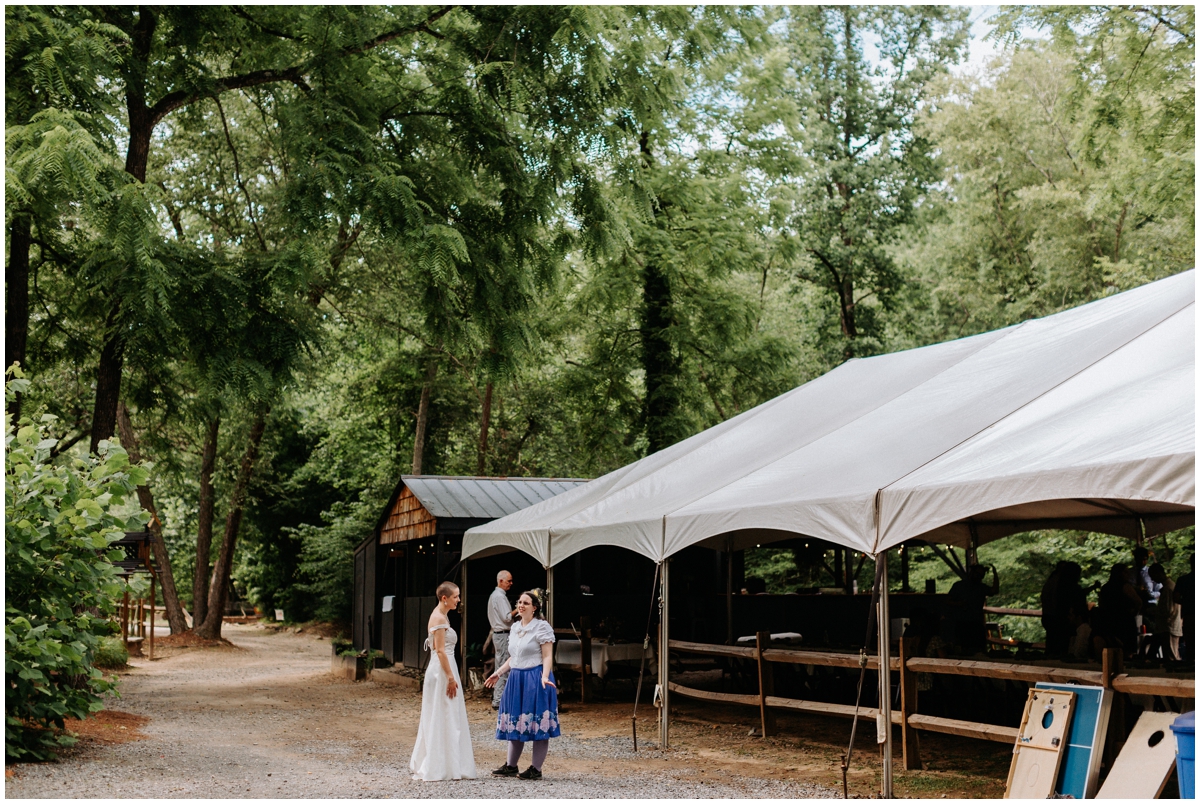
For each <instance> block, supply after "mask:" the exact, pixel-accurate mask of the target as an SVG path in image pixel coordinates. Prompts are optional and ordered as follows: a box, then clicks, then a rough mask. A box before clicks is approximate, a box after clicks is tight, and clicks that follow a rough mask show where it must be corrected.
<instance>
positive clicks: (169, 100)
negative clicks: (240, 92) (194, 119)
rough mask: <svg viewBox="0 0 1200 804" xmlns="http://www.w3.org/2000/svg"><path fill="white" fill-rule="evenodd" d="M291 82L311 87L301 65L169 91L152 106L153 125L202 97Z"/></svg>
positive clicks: (236, 76) (301, 86) (245, 74)
mask: <svg viewBox="0 0 1200 804" xmlns="http://www.w3.org/2000/svg"><path fill="white" fill-rule="evenodd" d="M281 82H290V83H293V84H295V85H296V86H298V87H300V88H301V89H302V90H304V91H305V92H308V91H309V89H310V87H309V86H308V84H306V83H305V82H304V77H303V73H302V71H301V68H299V67H289V68H287V69H286V70H254V71H253V72H249V73H244V74H242V75H231V76H229V77H227V78H220V79H218V80H217V81H215V82H214V83H213V85H212V87H210V88H209V89H207V90H206V91H198V90H196V91H193V90H185V89H177V90H175V91H174V92H168V93H167V94H166V95H164V96H163V97H162V98H161V99H160V100H159V101H158V103H156V104H154V106H152V107H150V121H151V125H156V124H158V123H159V122H161V121H162V119H163V118H164V117H166V116H167V115H169V114H170V113H171V112H173V111H175V110H176V109H182V108H183V107H184V106H187V105H188V104H191V103H195V102H196V101H198V100H200V99H201V98H206V97H210V96H216V95H219V94H221V93H222V92H228V91H230V90H233V89H248V88H250V87H257V86H261V85H263V84H275V83H281Z"/></svg>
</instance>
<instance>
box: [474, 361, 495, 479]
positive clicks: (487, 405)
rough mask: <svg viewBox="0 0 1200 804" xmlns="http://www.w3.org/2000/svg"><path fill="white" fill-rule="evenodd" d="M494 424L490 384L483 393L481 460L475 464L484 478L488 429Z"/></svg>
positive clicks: (480, 440)
mask: <svg viewBox="0 0 1200 804" xmlns="http://www.w3.org/2000/svg"><path fill="white" fill-rule="evenodd" d="M491 424H492V384H491V383H490V382H489V383H488V384H487V387H486V388H485V389H484V391H483V414H482V416H481V417H480V420H479V459H478V460H477V461H476V464H475V474H477V475H479V476H480V477H482V476H483V475H484V472H485V471H486V469H487V451H488V428H489V427H490V426H491Z"/></svg>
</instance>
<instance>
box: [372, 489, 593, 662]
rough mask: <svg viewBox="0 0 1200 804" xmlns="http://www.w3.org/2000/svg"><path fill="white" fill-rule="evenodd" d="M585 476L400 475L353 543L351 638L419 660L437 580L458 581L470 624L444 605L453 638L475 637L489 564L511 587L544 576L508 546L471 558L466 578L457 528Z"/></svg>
mask: <svg viewBox="0 0 1200 804" xmlns="http://www.w3.org/2000/svg"><path fill="white" fill-rule="evenodd" d="M586 482H587V481H586V480H583V479H579V478H544V477H451V476H434V475H403V476H401V478H400V482H399V483H397V484H396V488H395V491H393V492H392V496H391V498H390V499H389V500H388V503H387V505H386V506H385V508H384V510H383V512H382V513H381V515H380V517H379V520H378V521H377V522H376V524H375V528H374V530H373V531H372V533H371V535H370V536H368V537H367V538H366V539H364V540H363V541H362V543H361V544H359V545H358V547H357V548H355V551H354V613H353V624H352V634H353V639H354V646H355V647H356V648H357V649H359V650H362V649H365V648H368V647H369V648H373V649H377V650H382V651H383V655H384V656H385V657H386V658H387V660H388V661H390V662H392V663H393V664H403V665H405V666H406V667H418V668H419V667H424V665H425V662H426V661H427V660H428V654H427V653H425V652H424V651H423V650H422V644H423V642H424V637H425V622H426V620H428V618H429V614H430V612H432V611H433V607H434V606H435V605H436V603H437V601H436V600H435V598H434V594H433V593H434V590H435V589H436V588H437V585H438V584H439V583H441V582H442V581H444V580H453V581H454V582H455V583H457V584H458V585H459V586H460V587H462V588H463V593H464V594H463V597H464V601H465V605H466V606H469V616H468V621H469V622H470V623H472V625H473V630H474V631H476V633H474V634H463V633H462V630H461V623H460V622H459V620H458V617H457V615H455V614H453V613H452V614H451V625H452V626H453V627H454V628H455V629H456V630H458V631H459V637H460V638H459V643H460V646H461V647H464V648H467V649H468V650H469V649H470V646H471V645H472V643H476V644H480V643H482V642H483V640H484V638H485V637H486V636H487V629H486V625H480V626H475V625H474V624H476V623H486V622H487V616H486V613H485V612H486V604H487V596H488V595H489V594H491V591H492V588H493V586H494V585H495V574H496V572H498V571H499V570H500V569H507V570H508V571H510V572H512V573H513V577H514V579H515V580H516V582H517V584H518V586H519V587H521V588H530V587H533V586H543V585H544V584H545V582H546V571H545V569H544V568H543V567H542V565H541V564H540V563H539V562H538V561H537V560H536V559H534V558H532V557H531V556H528V555H526V554H524V553H510V554H507V555H503V556H495V557H493V558H491V559H480V560H473V561H472V562H471V569H470V578H469V579H468V578H466V577H464V575H465V573H464V572H463V569H462V562H461V554H462V539H463V532H464V531H466V530H467V529H468V528H472V527H475V526H476V525H482V524H484V523H487V522H490V521H492V520H493V519H498V518H499V517H502V516H507V515H508V514H511V513H514V512H516V511H520V510H521V509H523V508H526V507H528V506H530V505H533V504H534V503H538V502H541V501H543V500H548V499H550V498H551V497H554V496H556V495H558V494H561V493H562V492H564V491H567V490H568V489H571V488H574V487H575V486H578V485H582V484H583V483H586ZM493 564H494V565H495V566H494V567H493V566H492V565H493ZM489 576H490V577H489ZM470 591H473V592H474V594H470V593H469V592H470ZM459 658H460V659H461V657H459Z"/></svg>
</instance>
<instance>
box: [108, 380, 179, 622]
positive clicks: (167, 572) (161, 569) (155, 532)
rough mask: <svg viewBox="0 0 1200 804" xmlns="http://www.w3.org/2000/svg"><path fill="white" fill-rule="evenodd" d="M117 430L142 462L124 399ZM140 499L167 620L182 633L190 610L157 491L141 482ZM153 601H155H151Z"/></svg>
mask: <svg viewBox="0 0 1200 804" xmlns="http://www.w3.org/2000/svg"><path fill="white" fill-rule="evenodd" d="M117 432H118V433H119V434H120V436H121V446H123V447H125V451H126V452H127V453H129V460H130V461H132V462H133V463H141V462H142V454H141V450H140V449H139V448H138V441H137V437H136V436H135V435H134V432H133V422H131V421H130V419H129V408H127V407H125V403H124V402H122V403H120V404H119V405H117ZM137 494H138V502H140V503H141V504H142V508H143V509H145V510H146V511H148V512H149V514H150V523H149V524H148V525H147V528H149V530H150V540H151V545H152V547H153V550H154V564H155V568H156V569H157V570H158V579H159V581H160V584H161V586H162V596H163V605H165V606H166V609H167V622H168V623H170V625H171V633H172V634H182V633H183V632H184V631H186V630H188V625H187V613H186V612H185V611H184V610H183V605H182V604H180V602H179V593H178V592H177V591H176V589H175V573H173V572H172V571H171V556H170V554H169V553H167V543H166V542H165V541H163V535H162V522H161V521H160V520H159V518H158V509H157V508H156V507H155V505H154V494H153V493H152V492H151V491H150V487H149V486H138V489H137ZM151 603H153V601H151Z"/></svg>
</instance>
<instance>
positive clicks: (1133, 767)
mask: <svg viewBox="0 0 1200 804" xmlns="http://www.w3.org/2000/svg"><path fill="white" fill-rule="evenodd" d="M1177 717H1179V715H1178V713H1176V712H1142V716H1141V717H1139V718H1138V722H1137V724H1136V725H1135V726H1134V727H1133V732H1132V733H1131V734H1130V735H1129V739H1127V740H1126V741H1125V745H1124V747H1122V748H1121V753H1120V754H1118V755H1117V761H1116V762H1114V763H1113V766H1112V770H1110V771H1109V772H1108V778H1106V779H1105V780H1104V784H1103V785H1102V786H1101V787H1100V792H1099V793H1097V794H1096V798H1158V797H1159V795H1160V794H1161V793H1162V791H1163V788H1164V787H1166V786H1167V780H1168V779H1170V778H1171V771H1172V769H1174V767H1175V735H1174V734H1172V733H1171V724H1172V723H1174V722H1175V718H1177Z"/></svg>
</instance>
